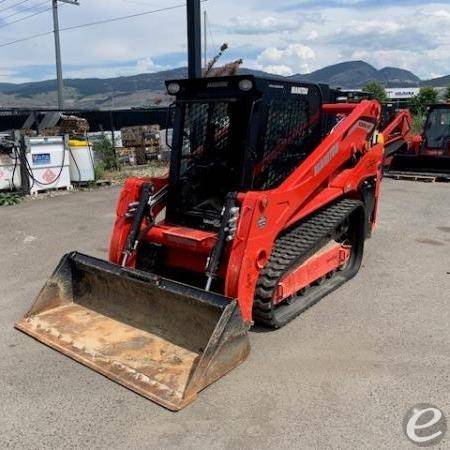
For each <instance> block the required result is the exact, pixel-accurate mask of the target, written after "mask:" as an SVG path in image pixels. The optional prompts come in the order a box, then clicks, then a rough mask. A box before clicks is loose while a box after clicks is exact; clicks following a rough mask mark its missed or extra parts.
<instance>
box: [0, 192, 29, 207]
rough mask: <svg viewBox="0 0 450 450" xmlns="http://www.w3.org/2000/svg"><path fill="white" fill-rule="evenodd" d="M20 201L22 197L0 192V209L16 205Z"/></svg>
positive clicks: (13, 193) (14, 193)
mask: <svg viewBox="0 0 450 450" xmlns="http://www.w3.org/2000/svg"><path fill="white" fill-rule="evenodd" d="M22 200H23V197H22V195H20V194H17V193H16V192H0V207H1V206H13V205H18V204H19V203H21V202H22Z"/></svg>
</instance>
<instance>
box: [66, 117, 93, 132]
mask: <svg viewBox="0 0 450 450" xmlns="http://www.w3.org/2000/svg"><path fill="white" fill-rule="evenodd" d="M59 128H60V129H61V132H62V133H63V134H69V135H72V136H77V135H84V134H86V133H87V132H88V131H89V122H88V121H87V120H86V119H82V118H81V117H76V116H64V115H63V116H61V121H60V124H59Z"/></svg>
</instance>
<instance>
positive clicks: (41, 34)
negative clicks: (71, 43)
mask: <svg viewBox="0 0 450 450" xmlns="http://www.w3.org/2000/svg"><path fill="white" fill-rule="evenodd" d="M49 34H53V31H47V32H45V33H39V34H34V35H33V36H28V37H25V38H22V39H16V40H15V41H11V42H6V43H5V44H1V45H0V48H2V47H7V46H8V45H13V44H17V43H19V42H25V41H31V40H32V39H36V38H38V37H41V36H48V35H49Z"/></svg>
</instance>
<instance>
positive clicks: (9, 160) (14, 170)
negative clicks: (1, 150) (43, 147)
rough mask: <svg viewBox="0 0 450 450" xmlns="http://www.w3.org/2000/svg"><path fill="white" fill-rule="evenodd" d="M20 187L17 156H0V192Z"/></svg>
mask: <svg viewBox="0 0 450 450" xmlns="http://www.w3.org/2000/svg"><path fill="white" fill-rule="evenodd" d="M13 176H14V179H13ZM20 187H21V177H20V162H19V157H18V155H3V154H0V191H4V190H11V189H19V188H20Z"/></svg>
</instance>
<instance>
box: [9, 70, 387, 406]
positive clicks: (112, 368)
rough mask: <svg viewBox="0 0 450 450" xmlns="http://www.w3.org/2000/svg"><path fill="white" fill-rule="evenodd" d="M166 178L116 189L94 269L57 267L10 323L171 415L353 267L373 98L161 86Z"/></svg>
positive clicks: (83, 264)
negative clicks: (166, 104) (253, 332)
mask: <svg viewBox="0 0 450 450" xmlns="http://www.w3.org/2000/svg"><path fill="white" fill-rule="evenodd" d="M167 89H168V92H169V94H171V95H174V96H175V97H176V100H175V102H174V104H173V105H172V106H171V107H170V114H169V115H170V118H171V119H170V121H171V125H170V126H171V127H172V128H173V139H172V142H171V143H170V145H171V148H172V150H171V161H170V171H169V173H168V175H167V176H165V177H161V178H133V179H129V180H127V181H126V183H125V186H124V188H123V190H122V192H121V195H120V198H119V201H118V206H117V219H116V222H115V226H114V231H113V234H112V238H111V245H110V254H109V262H107V261H103V260H99V259H96V258H92V257H90V256H86V255H83V254H80V253H76V252H74V253H70V254H67V255H66V256H64V257H63V259H62V261H61V262H60V264H59V266H58V267H57V269H56V270H55V272H54V274H53V276H52V277H51V278H50V279H49V280H48V281H47V283H46V284H45V286H44V288H43V289H42V291H41V293H40V294H39V296H38V297H37V299H36V301H35V303H34V304H33V306H32V308H31V310H30V311H29V312H28V313H27V314H26V315H25V317H24V318H23V319H22V320H20V321H19V322H18V323H17V325H16V327H17V328H19V329H20V330H22V331H24V332H25V333H27V334H29V335H31V336H33V337H34V338H36V339H38V340H39V341H41V342H43V343H45V344H47V345H49V346H50V347H53V348H54V349H56V350H59V351H60V352H62V353H64V354H66V355H68V356H70V357H72V358H73V359H75V360H77V361H79V362H81V363H83V364H85V365H86V366H89V367H91V368H93V369H94V370H96V371H98V372H100V373H102V374H104V375H106V376H107V377H109V378H111V379H112V380H115V381H117V382H119V383H121V384H123V385H125V386H127V387H128V388H130V389H132V390H134V391H136V392H138V393H140V394H142V395H143V396H145V397H147V398H149V399H151V400H154V401H155V402H157V403H159V404H161V405H163V406H165V407H167V408H169V409H172V410H178V409H180V408H182V407H184V406H186V405H187V404H188V403H190V402H191V401H193V400H194V399H195V397H196V395H197V393H198V392H199V391H201V390H202V389H203V388H205V387H206V386H208V385H209V384H211V383H212V382H214V381H215V380H217V379H218V378H220V377H222V376H223V375H224V374H225V373H226V372H228V371H229V370H231V369H232V368H234V367H236V366H237V365H238V364H240V363H241V362H243V361H244V360H245V358H246V357H247V355H248V353H249V350H250V345H249V337H248V330H249V329H250V327H251V326H252V325H253V324H254V323H257V324H260V325H262V326H266V327H271V328H279V327H282V326H283V325H285V324H287V323H288V322H289V321H291V320H292V319H294V318H295V317H296V316H298V315H299V314H300V313H302V312H303V311H305V310H306V309H307V308H309V307H310V306H312V305H313V304H314V303H315V302H317V301H318V300H320V299H321V298H322V297H324V296H325V295H327V294H328V293H330V292H332V291H333V290H334V289H336V288H338V287H339V286H341V285H342V284H343V283H345V282H346V281H347V280H349V279H350V278H352V277H353V276H354V275H355V274H356V273H357V272H358V270H359V268H360V265H361V260H362V256H363V249H364V241H365V239H366V238H367V237H368V236H370V234H371V232H372V231H373V230H374V227H375V223H376V218H377V206H378V198H379V190H380V182H381V176H382V175H381V174H382V162H383V152H384V145H383V139H382V137H381V135H380V134H379V133H378V125H379V121H380V114H381V107H380V105H379V103H378V102H376V101H369V100H364V101H362V102H360V103H353V104H347V103H336V102H335V99H336V97H337V95H338V94H337V93H335V92H334V91H332V90H330V89H329V88H328V87H327V86H322V85H314V84H307V83H297V82H290V81H289V82H288V81H279V80H273V79H263V78H256V77H252V76H233V77H224V78H214V79H195V80H175V81H169V82H168V83H167Z"/></svg>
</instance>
